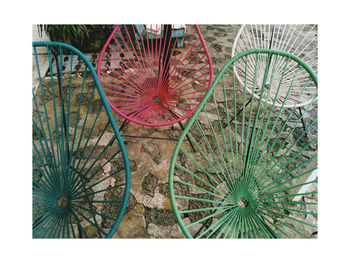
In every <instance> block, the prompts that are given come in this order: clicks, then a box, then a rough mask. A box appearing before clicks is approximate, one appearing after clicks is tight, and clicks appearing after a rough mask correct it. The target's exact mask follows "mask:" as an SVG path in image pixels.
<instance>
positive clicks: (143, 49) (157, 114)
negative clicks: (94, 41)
mask: <svg viewBox="0 0 350 263" xmlns="http://www.w3.org/2000/svg"><path fill="white" fill-rule="evenodd" d="M146 32H147V34H146ZM97 75H98V77H99V79H100V81H101V84H102V87H103V89H104V91H105V93H106V96H107V98H108V100H109V103H110V105H111V107H112V109H113V110H114V111H115V112H117V113H118V114H120V115H121V116H123V117H124V118H126V119H127V120H129V121H131V122H134V123H137V124H141V125H146V126H165V125H170V124H173V123H177V122H179V121H181V120H184V119H185V118H187V117H188V116H190V115H191V114H192V113H193V112H194V111H195V109H196V108H197V107H198V105H199V103H200V102H201V100H202V99H203V97H204V95H205V94H206V92H207V90H208V89H209V87H210V85H211V82H212V79H213V68H212V63H211V59H210V56H209V53H208V50H207V48H206V45H205V43H204V40H203V37H202V35H201V33H200V30H199V28H198V26H197V25H186V26H184V25H177V26H172V25H150V26H144V25H117V26H116V27H115V28H114V30H113V32H112V34H111V35H110V37H109V39H108V40H107V42H106V44H105V45H104V47H103V49H102V51H101V54H100V57H99V61H98V65H97Z"/></svg>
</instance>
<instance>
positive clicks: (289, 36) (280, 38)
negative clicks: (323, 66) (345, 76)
mask: <svg viewBox="0 0 350 263" xmlns="http://www.w3.org/2000/svg"><path fill="white" fill-rule="evenodd" d="M250 49H273V50H279V51H285V52H287V53H290V54H294V55H295V56H297V57H299V58H300V59H301V60H303V61H304V62H305V63H306V64H308V66H309V67H311V69H312V70H313V71H314V72H315V73H316V74H317V55H318V45H317V25H242V27H241V28H240V30H239V31H238V33H237V36H236V38H235V40H234V44H233V48H232V57H233V56H234V55H235V54H239V53H242V52H244V51H246V50H250ZM253 66H254V65H253V64H252V63H249V64H248V68H249V70H248V73H247V76H245V74H244V72H245V70H244V67H245V65H244V64H242V63H236V64H235V68H234V70H235V74H236V77H237V80H238V81H239V83H240V84H241V86H244V81H245V77H246V79H247V80H246V81H247V82H248V83H249V84H252V81H253V80H254V79H255V80H256V83H255V85H254V86H252V85H249V86H248V87H247V88H248V92H249V93H250V94H251V93H253V94H254V96H256V97H257V98H258V97H259V93H260V92H261V89H262V81H263V75H264V69H265V66H266V65H264V64H263V62H261V63H260V64H259V65H258V70H257V76H256V78H254V74H253V73H254V69H253ZM296 69H297V67H295V68H289V72H288V73H287V74H289V75H293V74H294V72H295V70H296ZM282 71H283V63H282V61H279V63H278V64H277V66H276V74H275V78H274V79H273V78H271V72H269V75H268V77H267V84H270V83H271V94H270V96H269V97H268V98H266V99H267V101H268V103H270V104H272V102H273V98H274V95H275V93H276V91H277V87H278V86H279V82H278V78H279V76H280V74H281V72H282ZM307 78H308V74H306V73H305V74H304V75H299V76H298V78H297V79H295V80H294V84H293V90H292V93H290V94H289V95H288V98H287V101H286V102H285V103H284V104H283V107H286V108H293V107H294V104H295V103H294V102H295V99H296V97H297V96H298V94H299V93H300V91H301V90H302V89H303V86H302V84H303V83H304V81H305V79H307ZM290 79H291V78H285V80H283V83H282V84H281V86H280V89H279V92H278V93H279V97H278V98H277V101H276V102H275V106H278V107H281V106H282V101H284V98H285V96H286V92H287V91H288V88H289V86H290ZM316 92H317V90H315V89H314V87H310V88H309V89H307V90H305V92H304V94H303V96H302V98H301V99H300V100H299V103H298V104H297V105H296V108H299V109H300V107H302V106H306V105H307V104H309V103H310V102H311V101H312V99H313V97H314V95H315V93H316Z"/></svg>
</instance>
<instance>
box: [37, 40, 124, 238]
mask: <svg viewBox="0 0 350 263" xmlns="http://www.w3.org/2000/svg"><path fill="white" fill-rule="evenodd" d="M33 64H34V65H33V70H35V72H36V74H34V75H35V76H36V77H35V78H34V79H33V80H34V81H37V83H34V85H33V86H35V88H33V237H34V238H80V237H89V238H91V237H112V236H113V234H114V233H115V231H116V230H117V228H118V225H119V224H120V221H121V219H122V217H123V215H124V213H125V209H126V205H127V202H128V198H129V190H130V167H129V160H128V156H127V152H126V150H125V146H124V143H123V141H122V138H121V136H120V134H119V131H118V127H117V125H116V123H115V120H114V119H113V114H112V110H111V108H110V106H109V104H108V101H107V99H106V97H105V95H104V93H103V90H102V87H101V84H100V83H99V80H98V78H97V75H96V72H95V70H94V68H93V66H92V65H91V63H90V62H89V60H88V59H87V58H86V57H85V56H84V55H83V54H82V53H81V52H80V51H79V50H77V49H75V48H73V47H71V46H69V45H67V44H63V43H55V42H33Z"/></svg>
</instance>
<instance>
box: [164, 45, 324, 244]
mask: <svg viewBox="0 0 350 263" xmlns="http://www.w3.org/2000/svg"><path fill="white" fill-rule="evenodd" d="M242 63H243V64H244V65H245V75H246V77H245V78H244V80H245V81H244V89H243V90H242V89H241V88H239V87H238V86H239V84H238V81H237V78H236V75H235V74H234V66H235V65H236V64H242ZM262 63H263V64H264V65H266V66H265V70H264V77H263V81H262V83H263V84H264V85H263V86H262V87H263V88H262V89H261V92H260V93H259V96H258V97H257V96H249V94H248V92H247V90H248V88H252V87H254V86H255V85H256V82H257V76H258V70H259V65H261V64H262ZM279 63H282V65H283V66H282V68H283V71H282V73H281V74H280V76H279V85H278V87H277V91H276V92H275V94H274V98H273V100H272V103H271V104H270V103H268V100H267V98H268V97H269V96H271V88H272V87H271V83H268V75H269V72H271V76H272V77H274V78H275V77H276V75H275V74H277V73H278V72H277V66H278V64H279ZM249 65H252V67H253V76H254V78H253V81H252V82H248V81H247V75H248V74H249V72H248V71H249V67H248V66H249ZM295 67H296V68H297V70H295V71H294V74H293V75H292V76H289V75H288V72H289V70H290V69H291V68H295ZM299 75H308V78H305V82H304V84H303V89H302V90H300V93H299V95H298V96H297V99H296V100H295V102H294V106H293V107H296V106H297V105H298V103H299V102H300V100H301V98H302V97H303V94H304V92H306V90H308V89H309V88H311V87H312V88H313V89H316V90H317V77H316V75H315V74H314V73H313V72H312V70H311V69H310V67H308V66H307V65H306V64H305V63H304V62H303V61H301V60H300V59H299V58H297V57H296V56H294V55H292V54H288V53H286V52H282V51H274V50H249V51H246V52H243V53H241V54H238V55H236V56H235V57H234V58H232V59H231V60H230V61H229V62H227V63H226V64H225V65H224V67H223V68H222V69H221V71H220V72H219V74H218V76H217V77H216V79H215V81H214V82H213V85H212V86H211V88H210V90H209V91H208V93H207V95H206V96H205V98H204V99H203V101H202V102H201V104H200V105H199V107H198V109H197V111H196V112H195V113H194V115H193V116H192V118H191V119H190V120H189V122H188V124H187V126H186V128H185V130H184V132H183V133H182V134H181V136H180V139H179V141H178V143H177V145H176V147H175V150H174V153H173V157H172V160H171V164H170V170H169V188H170V199H171V204H172V207H173V211H174V213H175V216H176V218H177V221H178V223H179V225H180V227H181V229H182V231H183V233H184V234H185V236H186V237H188V238H300V237H301V238H304V237H310V238H311V237H314V236H315V235H316V233H317V222H316V221H317V184H316V182H317V179H316V178H315V173H314V172H315V171H317V170H316V169H317V112H316V113H315V107H316V105H315V102H316V99H317V94H315V95H314V97H313V99H312V101H311V102H310V103H309V104H308V106H307V107H306V109H305V112H304V113H303V116H301V117H305V119H306V121H307V123H308V125H307V128H306V131H304V130H303V129H302V128H301V127H299V126H301V123H300V122H299V120H300V118H301V117H299V120H298V119H295V118H294V115H293V114H292V111H291V110H290V109H286V108H284V107H283V106H284V104H285V103H286V102H287V101H288V97H289V96H290V94H291V93H292V91H293V87H294V83H295V80H296V79H298V76H299ZM287 77H291V78H292V79H291V81H290V83H291V85H290V86H289V88H288V90H287V93H286V96H285V97H284V100H283V101H281V105H282V107H278V106H277V105H276V103H277V99H278V98H279V90H280V89H281V87H282V83H283V81H284V80H285V78H287ZM294 95H295V94H293V96H294ZM248 100H249V101H250V103H249V104H247V102H248ZM240 108H242V111H241V112H239V111H240V110H239V109H240ZM231 118H233V121H232V122H231V121H230V120H231ZM293 118H294V119H293ZM292 120H293V121H292ZM306 132H309V133H310V140H305V133H306ZM185 136H188V138H189V139H190V140H191V141H192V144H193V145H194V147H195V148H196V152H194V153H190V151H189V149H188V147H187V146H188V145H187V144H184V143H183V141H184V137H185ZM311 175H312V176H311ZM295 200H298V201H295Z"/></svg>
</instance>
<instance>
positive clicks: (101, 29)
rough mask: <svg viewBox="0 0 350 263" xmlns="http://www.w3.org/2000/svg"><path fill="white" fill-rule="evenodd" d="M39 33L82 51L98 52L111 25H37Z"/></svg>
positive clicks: (110, 29)
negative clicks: (44, 33)
mask: <svg viewBox="0 0 350 263" xmlns="http://www.w3.org/2000/svg"><path fill="white" fill-rule="evenodd" d="M38 29H39V30H38V31H39V34H42V32H43V31H45V32H46V33H47V35H48V36H49V37H50V39H51V41H54V42H63V43H67V44H69V45H72V46H74V47H76V48H77V49H79V50H80V51H82V52H85V53H89V52H100V51H101V49H102V47H103V44H104V43H105V42H106V40H107V38H108V36H109V35H110V33H111V32H112V30H113V25H38Z"/></svg>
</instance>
